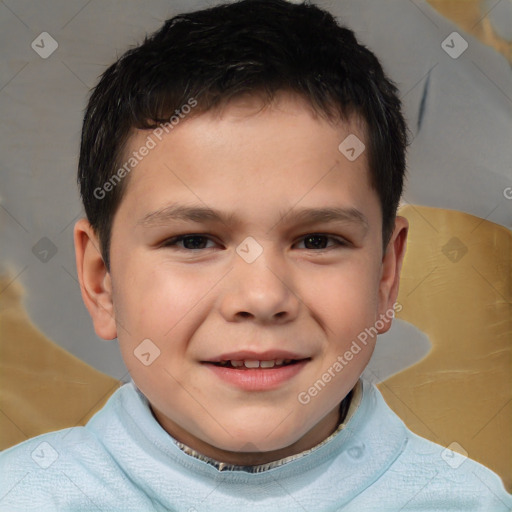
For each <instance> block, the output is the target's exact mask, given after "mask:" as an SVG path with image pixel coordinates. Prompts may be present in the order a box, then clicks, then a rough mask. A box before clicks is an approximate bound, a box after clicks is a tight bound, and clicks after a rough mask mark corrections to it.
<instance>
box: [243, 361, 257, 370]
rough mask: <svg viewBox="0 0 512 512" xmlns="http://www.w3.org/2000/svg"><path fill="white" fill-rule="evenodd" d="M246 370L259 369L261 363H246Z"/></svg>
mask: <svg viewBox="0 0 512 512" xmlns="http://www.w3.org/2000/svg"><path fill="white" fill-rule="evenodd" d="M244 364H245V367H246V368H259V366H260V362H259V361H244Z"/></svg>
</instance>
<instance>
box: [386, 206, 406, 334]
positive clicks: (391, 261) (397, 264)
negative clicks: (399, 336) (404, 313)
mask: <svg viewBox="0 0 512 512" xmlns="http://www.w3.org/2000/svg"><path fill="white" fill-rule="evenodd" d="M408 230H409V222H408V221H407V219H406V218H405V217H398V216H397V217H396V219H395V228H394V230H393V233H392V235H391V238H390V240H389V243H388V245H387V247H386V252H385V253H384V256H383V258H382V271H381V277H380V283H379V314H381V315H382V314H386V312H387V311H389V310H393V309H394V308H393V306H394V304H395V302H396V298H397V296H398V287H399V284H400V271H401V269H402V263H403V260H404V256H405V249H406V245H407V232H408ZM390 327H391V322H385V325H384V327H383V328H382V329H380V330H379V334H383V333H385V332H387V331H388V330H389V328H390Z"/></svg>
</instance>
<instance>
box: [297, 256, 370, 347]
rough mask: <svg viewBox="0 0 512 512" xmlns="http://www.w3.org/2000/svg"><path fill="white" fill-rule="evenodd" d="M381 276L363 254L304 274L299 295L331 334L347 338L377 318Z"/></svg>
mask: <svg viewBox="0 0 512 512" xmlns="http://www.w3.org/2000/svg"><path fill="white" fill-rule="evenodd" d="M378 276H379V272H378V268H377V265H376V264H375V263H374V262H370V261H369V260H367V259H365V257H364V256H363V255H362V256H361V258H360V259H358V258H352V259H351V261H347V262H346V263H344V264H343V265H340V266H338V267H336V268H331V269H327V268H326V267H323V268H319V269H318V271H317V272H315V273H314V274H309V275H307V276H304V277H305V279H304V280H303V281H302V282H301V291H300V292H299V295H300V296H301V297H302V298H303V301H304V303H305V304H306V305H307V306H308V308H309V309H310V311H311V312H312V313H313V314H314V315H315V316H317V317H318V319H319V321H321V322H322V324H324V327H326V328H327V329H326V330H327V333H328V335H329V336H335V337H336V338H337V339H341V340H346V339H347V338H348V337H350V336H353V335H354V334H357V333H358V332H360V331H361V330H363V329H364V328H365V327H367V326H368V325H369V324H373V322H374V321H375V318H376V316H377V311H378V282H379V280H378Z"/></svg>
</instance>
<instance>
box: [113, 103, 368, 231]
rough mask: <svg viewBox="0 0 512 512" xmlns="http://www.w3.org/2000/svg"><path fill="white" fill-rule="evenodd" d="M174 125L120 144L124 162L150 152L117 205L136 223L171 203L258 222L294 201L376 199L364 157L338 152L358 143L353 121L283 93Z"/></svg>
mask: <svg viewBox="0 0 512 512" xmlns="http://www.w3.org/2000/svg"><path fill="white" fill-rule="evenodd" d="M174 121H175V124H174V125H173V127H172V129H171V130H169V133H165V132H164V133H161V132H162V130H160V131H157V132H155V130H153V131H151V130H144V131H140V130H139V131H136V132H135V133H134V134H133V135H132V136H131V138H130V139H129V141H128V144H127V146H126V151H125V154H124V159H125V160H128V159H129V158H130V157H132V158H135V156H134V154H135V153H139V155H138V158H140V153H141V152H142V151H141V150H142V149H143V148H144V147H145V146H146V147H149V146H151V149H150V150H149V151H144V153H145V156H143V157H142V158H140V161H138V162H137V165H136V166H135V167H134V169H133V171H131V173H130V175H129V180H128V181H129V182H128V183H127V184H126V185H127V187H126V190H125V197H124V198H123V200H122V203H121V206H123V204H124V205H125V206H126V207H128V208H129V211H130V213H131V216H132V217H137V221H138V220H140V219H141V218H142V217H144V216H146V217H147V216H148V214H151V212H153V211H156V210H157V209H162V208H165V206H166V205H168V204H170V203H173V204H176V202H177V201H178V202H182V203H187V204H188V205H191V204H195V205H198V206H203V207H204V206H210V207H214V206H216V207H217V209H218V208H219V207H221V206H222V207H223V209H224V210H225V209H234V210H239V211H246V212H247V213H248V214H253V218H255V217H254V215H256V214H257V216H258V217H260V218H261V219H263V217H264V216H265V215H264V214H265V213H267V214H268V216H271V215H272V214H273V215H276V214H278V215H282V212H283V211H286V210H287V209H290V208H293V207H294V205H298V204H299V203H301V206H303V207H307V206H308V203H309V204H310V205H312V204H313V203H316V205H318V204H319V203H322V202H324V203H329V202H330V203H334V202H337V203H339V205H338V206H342V207H346V208H347V209H358V208H357V205H362V204H363V203H365V201H367V200H368V198H369V196H374V197H373V199H376V196H375V192H374V191H373V190H372V188H371V186H370V179H369V170H368V161H367V158H366V154H365V152H364V151H363V153H362V154H361V155H360V156H359V157H358V158H357V159H355V160H354V161H350V160H349V159H347V158H346V156H345V155H344V154H343V153H342V152H341V151H340V144H341V143H342V142H343V141H344V140H345V139H346V138H347V137H348V136H351V137H353V136H355V137H357V139H358V140H360V141H361V142H362V143H364V140H365V129H364V123H363V122H362V121H361V119H360V118H358V117H356V116H352V117H351V118H350V119H349V120H348V121H337V122H330V121H327V120H326V119H324V118H322V117H320V116H318V115H316V114H315V112H313V110H312V108H311V107H310V106H309V105H308V104H307V102H306V101H305V100H302V99H301V98H298V97H296V96H292V95H281V96H279V97H278V98H277V99H276V100H275V101H274V102H273V103H272V104H270V105H264V104H262V102H261V100H259V99H258V98H256V97H244V98H239V99H238V100H236V101H232V102H230V103H229V104H227V105H224V106H223V107H222V108H220V109H217V110H214V111H208V112H204V113H200V114H197V115H195V114H191V115H189V116H188V117H187V116H186V115H183V116H182V117H180V118H179V119H175V120H174ZM176 121H177V122H176ZM370 199H371V198H370ZM331 205H332V204H331ZM262 206H265V208H262ZM274 207H276V208H274ZM263 210H264V211H263Z"/></svg>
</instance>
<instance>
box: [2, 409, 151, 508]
mask: <svg viewBox="0 0 512 512" xmlns="http://www.w3.org/2000/svg"><path fill="white" fill-rule="evenodd" d="M113 414H115V412H114V411H112V408H111V407H109V406H108V403H107V405H105V407H104V408H103V409H102V410H100V411H99V412H98V413H97V415H96V416H95V417H94V418H96V417H97V419H96V421H99V422H103V421H104V420H106V421H107V422H108V420H109V419H110V418H111V416H112V415H113ZM94 418H93V419H94ZM91 421H92V420H91ZM119 441H120V442H122V439H120V440H119ZM0 474H1V475H2V478H0V511H2V512H3V511H5V512H7V511H8V512H17V511H28V510H38V511H41V512H53V511H62V510H73V511H75V510H76V511H79V510H84V511H85V510H96V509H98V510H102V511H103V510H105V511H107V510H108V511H114V510H116V511H117V510H119V504H120V503H121V502H122V503H123V510H127V511H128V510H129V511H132V510H133V511H136V510H137V511H140V510H156V509H155V508H154V507H153V505H152V504H151V503H150V502H148V498H147V497H146V496H144V495H143V494H141V493H140V490H139V489H137V488H136V487H135V486H134V485H133V483H132V482H131V481H130V479H129V478H128V477H127V476H126V474H125V473H124V471H123V469H122V468H120V467H119V465H118V464H116V462H115V461H114V460H113V459H112V457H111V455H110V453H109V452H108V450H107V449H106V448H105V446H104V445H103V443H102V440H101V439H100V438H99V437H98V436H97V435H96V433H95V431H94V430H93V429H90V428H88V427H87V426H86V427H73V428H68V429H64V430H59V431H56V432H51V433H48V434H43V435H40V436H38V437H34V438H32V439H29V440H27V441H24V442H22V443H20V444H18V445H16V446H13V447H11V448H8V449H6V450H4V451H3V452H2V453H0ZM125 504H128V505H125Z"/></svg>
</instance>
